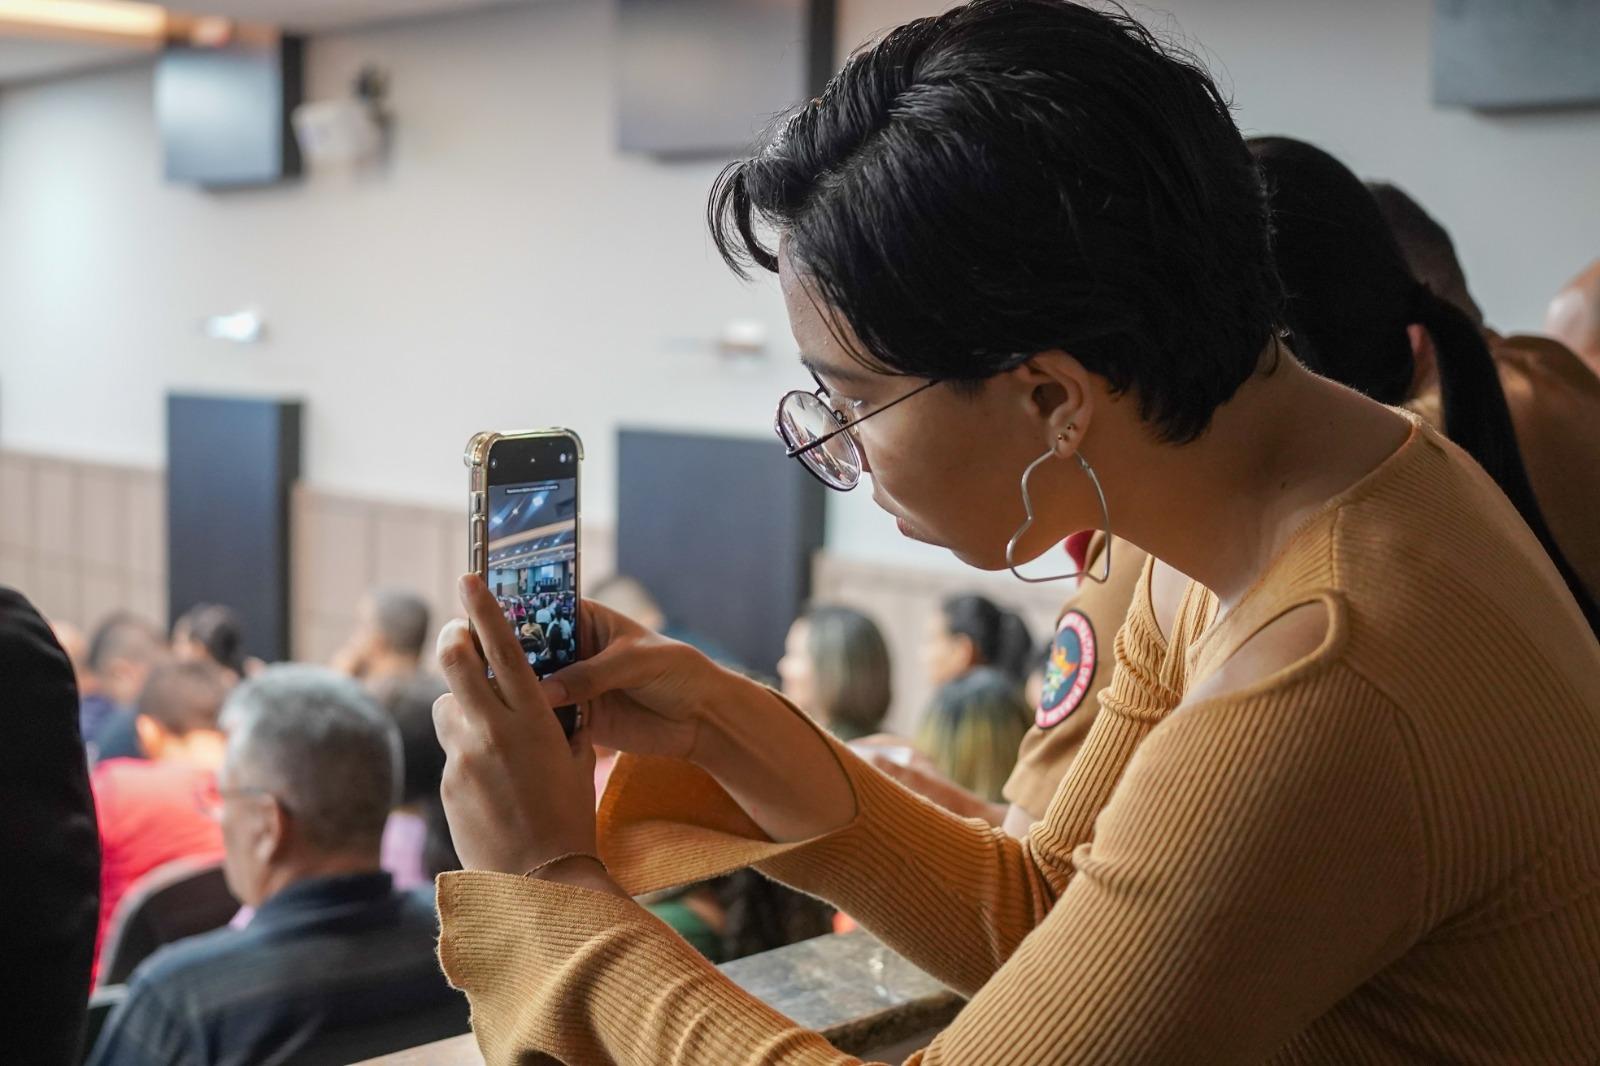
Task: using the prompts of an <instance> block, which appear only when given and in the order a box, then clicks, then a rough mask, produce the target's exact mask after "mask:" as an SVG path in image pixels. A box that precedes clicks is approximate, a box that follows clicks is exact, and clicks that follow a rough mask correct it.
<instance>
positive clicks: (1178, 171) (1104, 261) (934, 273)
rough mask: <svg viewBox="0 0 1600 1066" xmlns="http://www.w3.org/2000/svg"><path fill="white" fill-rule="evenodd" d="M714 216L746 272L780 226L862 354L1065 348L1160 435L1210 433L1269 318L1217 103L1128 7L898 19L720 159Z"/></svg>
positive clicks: (972, 362)
mask: <svg viewBox="0 0 1600 1066" xmlns="http://www.w3.org/2000/svg"><path fill="white" fill-rule="evenodd" d="M708 214H709V220H710V224H711V230H712V234H713V237H714V239H715V241H716V245H717V249H718V251H719V252H720V253H721V254H722V257H723V259H724V260H725V261H726V262H727V263H728V264H729V266H731V267H732V268H733V269H734V270H735V271H736V272H738V273H740V274H741V275H744V274H746V268H747V267H748V266H752V265H753V266H757V267H760V268H762V269H765V270H776V269H777V262H778V260H777V255H776V253H775V251H774V249H773V248H771V247H769V246H768V245H767V244H765V243H763V240H762V238H761V237H760V236H758V234H757V232H756V230H757V227H758V225H759V224H769V225H772V226H775V227H777V228H778V229H779V230H780V231H782V233H783V234H784V235H786V237H787V240H788V245H787V247H788V252H789V254H790V256H791V258H792V259H793V261H794V262H795V263H796V264H797V267H798V269H800V270H802V271H803V272H804V273H805V274H806V276H807V278H808V283H810V284H814V285H815V287H816V290H817V293H818V295H819V296H820V298H821V299H822V301H823V302H824V304H825V312H826V313H827V314H829V315H833V314H835V313H837V315H838V316H840V317H842V319H843V321H844V323H847V324H848V325H849V327H850V328H851V329H852V330H853V331H854V333H855V336H856V337H857V338H859V340H860V342H861V345H862V346H863V347H864V349H865V350H864V351H856V352H855V356H856V358H857V359H858V360H860V361H861V362H863V363H864V364H866V365H868V366H871V367H873V368H874V369H877V370H879V371H882V372H886V373H894V374H902V375H906V376H913V377H920V378H929V379H934V380H941V381H949V382H952V383H954V384H956V385H958V386H960V385H972V386H975V385H976V384H977V383H979V382H981V381H982V380H983V379H985V378H988V377H990V376H992V375H994V374H996V373H999V372H1001V371H1003V370H1006V369H1008V368H1009V367H1012V366H1015V365H1017V364H1018V363H1019V362H1020V361H1021V360H1023V359H1025V358H1027V357H1028V356H1031V355H1033V354H1035V353H1038V352H1041V351H1048V350H1051V349H1062V350H1065V351H1066V352H1068V353H1070V354H1071V355H1072V356H1074V357H1075V358H1077V359H1078V360H1079V361H1080V362H1081V363H1082V364H1083V365H1084V366H1085V367H1086V368H1087V369H1088V370H1089V371H1091V372H1092V373H1095V374H1098V375H1101V376H1103V377H1104V378H1105V379H1106V380H1107V381H1108V382H1109V383H1110V385H1111V387H1112V388H1114V389H1116V390H1118V391H1123V390H1131V391H1132V392H1133V394H1134V395H1135V397H1136V398H1137V402H1138V405H1139V411H1140V414H1141V416H1142V417H1143V418H1144V419H1145V420H1146V421H1147V422H1148V423H1150V424H1151V425H1152V428H1153V430H1154V431H1155V433H1156V435H1157V436H1158V437H1159V438H1161V439H1163V440H1166V441H1169V442H1175V443H1181V442H1185V441H1189V440H1193V439H1194V438H1195V437H1197V436H1199V435H1200V434H1201V433H1202V432H1204V430H1205V428H1206V427H1207V425H1209V424H1210V421H1211V416H1212V413H1213V412H1214V411H1215V410H1216V408H1217V407H1219V406H1220V405H1221V404H1223V403H1224V402H1226V401H1227V400H1228V399H1229V398H1231V397H1232V396H1233V394H1234V393H1235V392H1236V391H1237V390H1238V388H1239V386H1240V385H1241V384H1243V383H1244V381H1245V380H1246V379H1247V378H1249V377H1250V376H1251V374H1252V373H1254V372H1255V369H1256V367H1257V365H1258V363H1259V361H1260V358H1261V354H1262V352H1263V351H1264V349H1265V348H1266V346H1267V344H1268V343H1269V342H1270V341H1271V340H1272V337H1273V334H1274V331H1275V329H1276V328H1277V325H1278V312H1279V305H1280V302H1281V293H1280V290H1279V287H1278V280H1277V275H1276V273H1275V272H1274V270H1273V266H1272V258H1271V252H1270V245H1269V240H1268V226H1267V204H1266V197H1265V194H1264V192H1263V190H1262V188H1261V184H1260V180H1259V177H1258V175H1257V173H1256V169H1255V167H1254V165H1253V163H1252V161H1251V159H1250V153H1249V152H1248V151H1246V149H1245V146H1244V141H1243V139H1242V138H1241V137H1240V135H1239V132H1238V130H1237V128H1236V127H1235V126H1234V124H1233V120H1232V117H1231V116H1230V114H1229V107H1228V103H1227V101H1225V100H1224V99H1223V97H1222V94H1221V93H1220V92H1219V91H1218V90H1217V87H1216V85H1215V84H1213V82H1212V80H1211V78H1210V76H1209V75H1208V74H1207V73H1206V72H1205V70H1204V68H1203V67H1202V66H1201V65H1200V63H1199V61H1198V60H1196V59H1195V58H1194V57H1193V56H1192V55H1190V54H1189V53H1187V52H1185V51H1184V50H1183V49H1181V48H1179V47H1177V46H1175V45H1172V44H1163V43H1162V42H1160V41H1158V40H1157V39H1156V38H1155V36H1154V35H1152V34H1151V33H1150V31H1149V30H1147V29H1145V28H1144V27H1143V26H1141V25H1140V24H1139V23H1138V22H1136V21H1134V20H1133V19H1132V18H1131V17H1129V16H1128V15H1127V14H1125V13H1122V12H1121V11H1120V10H1119V11H1117V12H1101V11H1095V10H1091V9H1089V8H1087V7H1082V6H1079V5H1077V4H1074V3H1067V2H1065V0H973V2H972V3H969V4H965V5H963V6H961V7H958V8H955V9H953V10H951V11H948V12H946V13H944V14H942V15H938V16H934V17H931V18H921V19H916V20H914V21H912V22H908V23H906V24H905V25H903V26H900V27H899V28H897V29H894V30H892V31H890V32H889V33H888V34H886V35H885V36H884V37H882V38H881V39H880V40H878V41H877V42H876V43H874V44H871V45H869V46H867V47H865V48H863V49H861V50H859V51H857V52H856V53H855V54H853V55H852V56H851V57H850V58H849V59H848V60H847V61H846V62H845V64H844V67H843V69H841V70H840V71H839V72H838V73H837V74H835V75H834V76H833V78H832V79H831V80H830V81H829V82H828V84H827V87H826V88H825V89H824V90H823V92H822V95H821V96H819V97H817V98H816V99H814V100H812V101H810V102H809V103H808V104H806V105H804V106H803V107H801V108H799V109H798V110H797V111H795V112H794V113H793V114H791V115H790V116H789V117H788V118H787V120H786V121H784V122H783V123H782V124H780V125H779V126H776V127H775V128H774V130H773V132H771V133H770V134H769V135H768V136H767V137H766V138H765V140H764V142H763V143H762V144H761V145H760V146H759V147H758V148H757V150H756V151H755V153H754V155H752V156H751V157H750V158H748V159H745V160H742V161H740V162H736V163H733V164H732V165H730V166H729V167H727V168H726V169H725V170H724V171H723V172H722V174H721V175H720V176H719V177H718V179H717V182H716V184H715V186H714V187H713V189H712V193H711V200H710V205H709V211H708ZM834 324H835V326H837V325H838V323H837V322H835V323H834Z"/></svg>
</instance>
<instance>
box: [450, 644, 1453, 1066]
mask: <svg viewBox="0 0 1600 1066" xmlns="http://www.w3.org/2000/svg"><path fill="white" fill-rule="evenodd" d="M1318 673H1319V676H1318V677H1316V678H1315V679H1309V680H1307V679H1303V680H1301V681H1299V682H1296V683H1294V684H1292V685H1290V686H1288V691H1285V690H1284V689H1282V688H1278V687H1274V688H1272V689H1270V690H1268V691H1266V692H1265V693H1262V694H1258V695H1257V696H1255V697H1253V698H1248V699H1237V700H1228V701H1218V702H1214V703H1210V704H1199V705H1195V706H1193V707H1187V708H1184V710H1183V711H1180V712H1179V714H1178V715H1176V716H1175V717H1174V719H1173V720H1171V721H1169V722H1167V723H1165V724H1164V725H1163V727H1162V728H1160V729H1158V730H1156V731H1155V732H1154V733H1152V734H1151V735H1150V736H1149V738H1148V739H1147V741H1146V742H1145V743H1144V744H1143V745H1141V746H1140V748H1139V750H1138V752H1137V754H1136V755H1135V756H1134V757H1133V759H1132V762H1131V764H1130V765H1129V766H1128V767H1127V770H1126V773H1125V774H1124V782H1123V786H1122V787H1121V788H1119V789H1117V791H1116V794H1115V796H1114V797H1113V798H1112V799H1111V801H1110V803H1109V804H1108V805H1107V806H1106V807H1105V809H1104V811H1103V812H1102V813H1101V815H1100V816H1099V819H1098V822H1097V824H1096V830H1095V839H1094V841H1093V843H1087V842H1086V843H1081V844H1079V845H1078V846H1077V847H1076V848H1075V849H1074V850H1073V853H1072V856H1071V860H1070V861H1071V866H1072V867H1073V869H1074V870H1075V871H1076V874H1075V876H1073V877H1072V878H1071V879H1070V881H1069V882H1068V883H1067V884H1066V885H1065V887H1064V890H1063V891H1062V894H1061V896H1060V899H1059V901H1058V902H1057V903H1056V905H1055V906H1054V908H1053V909H1052V910H1050V911H1049V914H1048V916H1047V917H1045V918H1044V919H1043V920H1042V921H1041V922H1040V923H1039V924H1038V926H1037V928H1036V929H1034V930H1033V932H1032V933H1031V935H1028V936H1027V938H1026V939H1025V940H1023V941H1022V942H1021V944H1020V946H1019V947H1017V949H1016V950H1015V951H1014V952H1011V953H1010V954H1009V957H1008V958H1007V959H1006V960H1005V962H1004V963H1003V965H1001V966H1000V967H999V969H998V972H996V973H995V974H994V975H993V977H992V979H991V980H989V981H988V982H987V983H985V984H984V985H983V987H982V988H981V989H980V990H979V991H978V992H977V994H976V995H975V996H974V997H973V999H972V1001H971V1003H970V1004H969V1005H968V1006H967V1008H966V1009H965V1010H964V1011H963V1012H962V1013H961V1015H960V1016H959V1017H958V1018H957V1019H956V1021H955V1023H954V1024H953V1025H952V1026H951V1027H950V1028H949V1029H947V1030H946V1031H945V1032H944V1033H942V1034H941V1035H940V1036H939V1038H938V1039H936V1040H935V1041H934V1043H933V1044H932V1045H931V1046H930V1047H929V1048H928V1050H927V1051H926V1052H925V1053H923V1054H922V1055H919V1056H915V1057H913V1059H912V1060H911V1061H912V1062H922V1063H925V1064H930V1066H931V1064H934V1063H963V1064H966V1063H993V1062H1034V1061H1043V1060H1045V1059H1049V1060H1050V1061H1088V1062H1170V1061H1184V1062H1201V1061H1218V1062H1236V1061H1259V1060H1261V1059H1263V1058H1265V1057H1267V1056H1268V1055H1270V1054H1271V1053H1272V1051H1273V1050H1274V1049H1276V1048H1278V1047H1280V1046H1281V1045H1282V1044H1283V1043H1284V1042H1285V1041H1287V1040H1289V1039H1290V1038H1292V1037H1293V1035H1294V1034H1295V1033H1296V1032H1298V1031H1299V1030H1300V1029H1302V1028H1304V1027H1305V1026H1306V1025H1307V1024H1309V1023H1310V1022H1311V1021H1312V1020H1313V1019H1315V1018H1316V1017H1318V1016H1319V1015H1321V1014H1322V1013H1324V1012H1325V1011H1326V1010H1327V1009H1328V1008H1329V1007H1330V1006H1331V1005H1332V1004H1334V1003H1335V1002H1337V1001H1338V1000H1339V999H1340V998H1342V997H1343V996H1344V995H1345V994H1347V993H1348V992H1349V991H1350V990H1351V989H1353V988H1354V987H1356V986H1357V985H1359V984H1360V983H1361V982H1362V981H1363V980H1364V979H1366V978H1367V977H1369V976H1370V975H1371V974H1373V973H1375V972H1376V971H1377V970H1379V969H1381V968H1382V967H1383V966H1384V965H1385V964H1386V963H1387V962H1388V961H1389V960H1391V959H1392V958H1394V957H1395V956H1397V955H1398V954H1399V953H1400V952H1401V951H1403V950H1404V948H1405V947H1406V946H1407V945H1408V944H1409V943H1410V942H1411V941H1412V940H1413V939H1414V938H1415V936H1416V935H1417V928H1418V922H1419V915H1420V914H1421V908H1422V903H1421V900H1422V895H1423V885H1424V883H1425V882H1424V873H1425V869H1424V867H1425V855H1426V848H1425V842H1424V839H1423V836H1422V833H1421V831H1420V828H1419V821H1418V813H1417V805H1416V803H1415V799H1414V795H1413V791H1412V784H1413V783H1412V770H1411V767H1410V765H1409V759H1408V754H1407V752H1408V748H1407V745H1406V743H1405V742H1404V738H1403V736H1402V732H1401V730H1400V729H1399V728H1398V726H1397V724H1396V722H1395V716H1394V712H1393V709H1392V708H1391V707H1390V706H1389V705H1388V703H1387V702H1386V700H1384V699H1383V697H1381V696H1380V695H1378V694H1377V693H1376V692H1375V691H1374V690H1372V689H1371V688H1370V687H1369V686H1367V685H1366V684H1365V682H1363V681H1362V680H1361V679H1360V678H1359V677H1357V676H1356V675H1354V674H1353V673H1350V672H1348V671H1346V670H1345V669H1344V668H1343V667H1341V666H1338V665H1337V664H1334V665H1332V666H1330V667H1327V668H1326V669H1323V670H1320V671H1319V672H1318ZM1269 718H1276V719H1278V720H1279V721H1278V722H1277V724H1276V725H1275V727H1274V728H1263V727H1262V723H1263V721H1265V720H1267V719H1269ZM928 824H929V825H931V823H928ZM922 827H923V823H922V822H920V821H913V822H912V823H909V824H908V825H907V826H905V828H906V829H907V830H908V831H915V830H917V829H919V828H922ZM936 835H937V836H938V837H939V842H938V845H937V846H943V845H944V843H945V842H944V840H943V835H944V831H943V830H942V829H941V830H938V831H936ZM924 843H928V842H927V841H924V840H919V839H916V838H913V839H911V840H910V841H908V844H909V845H910V848H909V850H913V851H914V850H916V848H917V845H919V844H924ZM897 861H899V854H898V853H897V854H896V855H894V856H884V855H878V856H872V855H866V856H858V857H857V863H858V864H860V863H876V864H878V865H879V866H880V867H892V866H894V865H895V864H896V862H897ZM439 899H440V911H441V914H442V916H443V923H444V932H443V936H442V939H441V943H440V955H441V959H442V961H443V963H444V966H445V970H446V973H447V974H448V975H449V976H450V979H451V981H452V983H454V984H455V985H456V986H457V987H459V988H462V989H463V990H464V991H466V993H467V995H468V997H469V999H470V1000H471V1001H472V1008H473V1026H474V1029H475V1031H476V1032H477V1034H478V1040H479V1043H480V1046H481V1047H482V1048H483V1051H484V1054H485V1056H486V1058H487V1059H488V1061H489V1062H490V1063H491V1064H495V1063H500V1062H510V1061H520V1056H522V1055H524V1054H525V1053H527V1052H529V1051H542V1052H546V1053H549V1054H552V1055H555V1056H556V1057H558V1058H561V1059H563V1060H564V1061H569V1062H591V1061H617V1062H622V1063H633V1062H638V1063H646V1062H648V1063H668V1064H676V1063H682V1064H689V1063H700V1062H718V1063H728V1064H730V1066H737V1064H742V1063H750V1064H754V1063H786V1064H787V1063H804V1064H812V1063H816V1064H822V1063H849V1062H854V1061H856V1060H855V1059H852V1058H850V1057H848V1056H845V1055H843V1054H842V1053H840V1052H838V1051H837V1050H836V1049H834V1048H832V1047H831V1046H830V1045H828V1044H827V1043H826V1042H825V1041H823V1040H822V1038H821V1037H820V1036H818V1035H817V1034H815V1033H811V1032H808V1031H806V1030H803V1029H800V1028H798V1027H797V1026H796V1025H795V1024H794V1023H793V1022H791V1021H789V1020H788V1019H786V1018H784V1017H783V1016H782V1015H780V1014H778V1013H776V1012H775V1011H773V1010H771V1009H770V1008H768V1007H766V1006H764V1005H762V1004H761V1003H759V1002H758V1001H756V1000H754V999H753V998H751V997H750V996H748V995H747V994H745V993H744V992H742V991H741V990H739V989H738V988H736V987H734V986H733V985H731V983H729V982H728V981H727V980H726V979H725V978H723V977H722V975H721V974H720V973H719V972H717V971H716V969H715V968H714V967H712V966H710V965H709V964H708V963H706V962H705V961H704V960H703V959H701V958H700V957H699V956H698V955H696V954H695V953H694V952H693V951H692V949H690V948H689V947H688V946H687V945H686V944H684V943H683V942H682V941H681V940H679V939H678V938H676V937H674V936H673V935H672V934H671V933H670V932H669V931H668V930H667V929H666V928H665V927H664V926H661V925H660V923H659V922H656V921H655V920H654V919H650V918H648V917H647V916H645V914H644V912H643V911H641V910H640V909H639V908H638V907H637V906H636V905H634V904H632V903H631V902H629V901H627V900H620V899H614V898H612V897H610V896H602V895H598V894H595V893H590V892H585V891H583V890H581V889H574V888H568V887H565V886H558V885H549V884H544V883H540V882H533V881H527V880H525V879H522V878H517V877H511V876H507V875H499V874H485V873H465V874H452V875H446V876H445V877H444V878H443V879H442V880H441V889H440V895H439ZM897 902H898V906H899V907H900V908H901V909H902V911H903V915H904V918H903V921H904V924H905V926H907V927H910V926H920V927H921V928H923V929H924V930H926V931H927V933H926V935H927V936H928V937H929V938H937V937H939V936H943V935H945V934H946V933H947V932H948V931H949V930H950V929H951V921H950V918H951V915H949V914H948V913H947V912H945V911H944V910H942V909H939V908H940V907H941V906H942V905H943V904H944V902H945V901H944V900H943V899H940V898H937V897H933V896H928V895H913V896H910V897H906V898H902V899H900V900H899V901H897Z"/></svg>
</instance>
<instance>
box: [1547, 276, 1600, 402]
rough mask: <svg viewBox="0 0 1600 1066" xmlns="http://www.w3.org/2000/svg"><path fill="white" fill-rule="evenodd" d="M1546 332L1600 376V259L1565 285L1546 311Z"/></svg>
mask: <svg viewBox="0 0 1600 1066" xmlns="http://www.w3.org/2000/svg"><path fill="white" fill-rule="evenodd" d="M1544 331H1545V332H1546V333H1548V334H1550V336H1552V337H1554V338H1555V339H1556V340H1558V341H1560V342H1561V343H1562V344H1565V345H1566V346H1567V347H1568V348H1571V349H1572V350H1573V351H1574V352H1576V353H1577V355H1578V357H1579V358H1580V359H1582V360H1583V361H1584V363H1585V364H1586V365H1587V366H1588V367H1589V369H1590V370H1592V371H1594V372H1595V373H1596V374H1600V259H1596V260H1595V261H1594V262H1592V263H1590V264H1589V265H1588V266H1586V267H1584V268H1583V269H1582V270H1581V271H1579V272H1578V273H1577V274H1575V275H1573V277H1572V280H1571V281H1568V282H1567V283H1566V285H1564V286H1562V288H1561V291H1560V292H1558V293H1556V297H1555V299H1553V300H1551V301H1550V307H1549V309H1548V310H1546V311H1545V316H1544Z"/></svg>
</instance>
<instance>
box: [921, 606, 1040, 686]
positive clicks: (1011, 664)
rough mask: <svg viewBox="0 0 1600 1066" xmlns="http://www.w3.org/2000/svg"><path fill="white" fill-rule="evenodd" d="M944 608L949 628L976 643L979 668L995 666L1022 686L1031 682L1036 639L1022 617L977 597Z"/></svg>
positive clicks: (953, 634)
mask: <svg viewBox="0 0 1600 1066" xmlns="http://www.w3.org/2000/svg"><path fill="white" fill-rule="evenodd" d="M943 607H944V624H945V628H946V629H947V630H949V631H950V634H951V636H957V637H966V638H967V639H968V640H969V641H971V642H972V649H973V652H974V653H975V655H976V658H977V660H978V665H979V666H991V667H993V668H994V669H996V670H998V671H1000V673H1002V674H1004V675H1005V676H1006V677H1009V678H1011V679H1012V680H1013V681H1014V682H1016V683H1017V684H1018V685H1021V684H1022V683H1023V682H1025V681H1026V680H1027V678H1028V667H1029V663H1030V660H1031V658H1032V655H1033V635H1032V634H1031V633H1029V632H1028V624H1027V623H1026V622H1024V621H1023V620H1022V617H1021V616H1020V615H1018V614H1016V613H1015V612H1013V611H1008V610H1006V609H1005V608H1003V607H1000V606H997V605H996V604H995V603H994V601H993V600H990V599H989V598H988V597H986V596H977V595H966V596H952V597H950V598H949V599H947V600H945V601H944V605H943Z"/></svg>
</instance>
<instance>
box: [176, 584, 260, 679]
mask: <svg viewBox="0 0 1600 1066" xmlns="http://www.w3.org/2000/svg"><path fill="white" fill-rule="evenodd" d="M172 655H173V657H174V658H176V659H178V660H179V661H181V662H204V663H210V664H212V665H213V666H215V667H217V668H218V669H219V670H222V671H223V673H224V674H225V675H226V676H227V678H228V683H229V685H230V686H231V685H234V684H237V683H238V682H239V681H240V680H241V679H242V678H244V677H246V676H247V675H248V674H249V673H250V672H251V665H250V660H249V658H248V657H247V656H246V655H245V651H244V623H243V622H242V621H241V620H240V618H239V614H238V612H237V611H235V610H234V609H233V608H231V607H224V606H223V605H222V604H220V603H202V604H197V605H196V606H194V607H191V608H189V609H188V610H187V611H185V612H183V614H181V615H179V616H178V620H177V621H176V622H173V623H172Z"/></svg>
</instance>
